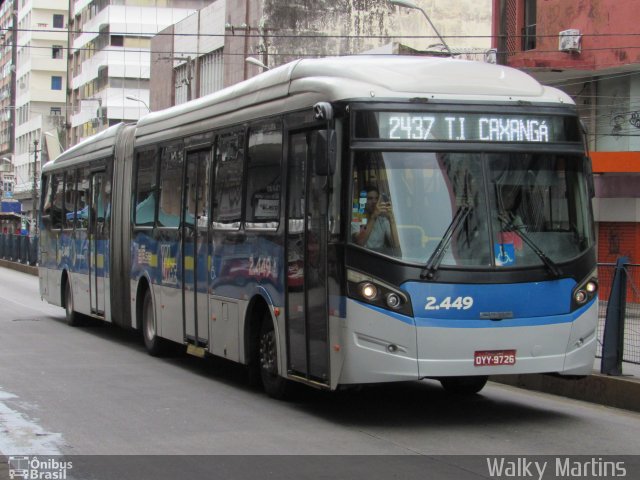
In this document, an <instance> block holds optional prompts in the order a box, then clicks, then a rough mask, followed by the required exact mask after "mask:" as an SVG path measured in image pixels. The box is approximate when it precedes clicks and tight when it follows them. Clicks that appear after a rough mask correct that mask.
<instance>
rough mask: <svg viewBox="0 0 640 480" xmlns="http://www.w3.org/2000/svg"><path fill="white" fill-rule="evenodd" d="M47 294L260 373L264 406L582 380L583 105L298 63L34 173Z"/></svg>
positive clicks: (481, 75) (591, 279)
mask: <svg viewBox="0 0 640 480" xmlns="http://www.w3.org/2000/svg"><path fill="white" fill-rule="evenodd" d="M42 185H43V195H42V203H41V243H40V244H41V258H40V291H41V295H42V296H43V298H45V299H46V300H47V301H48V302H50V303H53V304H56V305H59V306H62V307H64V308H65V309H66V319H67V322H68V323H69V324H72V325H74V324H76V323H78V322H79V321H80V320H81V319H82V317H83V316H90V317H95V318H100V319H103V320H104V321H106V322H111V323H113V324H116V325H120V326H123V327H127V328H132V329H138V330H139V331H140V332H141V334H142V337H143V339H144V343H145V345H146V348H147V349H148V351H149V353H151V354H152V355H161V354H164V353H166V352H167V351H168V350H171V348H175V346H176V344H178V345H182V346H186V348H187V351H188V352H189V353H191V354H194V355H198V356H205V355H214V356H218V357H222V358H225V359H228V360H231V361H235V362H239V363H241V364H245V365H247V367H248V371H249V372H250V378H252V379H254V380H255V381H256V382H258V383H262V385H263V387H264V389H265V390H266V392H267V393H268V394H269V395H272V396H274V397H282V396H284V395H286V393H287V392H288V391H289V387H290V386H291V384H292V382H301V383H304V384H307V385H311V386H315V387H318V388H322V389H328V390H335V389H337V388H343V387H344V388H346V387H349V386H355V385H362V384H370V383H381V382H394V381H408V380H419V379H425V378H431V379H437V380H440V382H441V383H442V385H443V387H444V388H445V389H446V390H448V391H451V392H456V393H475V392H478V391H479V390H480V389H481V388H483V386H484V385H485V383H486V381H487V377H488V376H490V375H495V374H512V373H539V372H549V373H555V374H560V375H565V376H568V377H571V376H581V375H586V374H589V373H590V372H591V370H592V366H593V359H594V355H595V349H596V322H597V304H596V302H597V299H596V291H597V287H598V284H597V278H596V275H595V267H596V263H595V250H594V245H595V239H594V238H595V235H594V225H593V220H592V208H591V199H592V197H593V181H592V175H591V167H590V161H589V158H588V156H587V153H586V143H585V142H584V131H583V128H582V127H581V123H580V121H579V117H578V115H577V111H576V106H575V104H574V103H573V101H572V100H571V98H570V97H568V96H567V95H566V94H564V93H563V92H561V91H559V90H556V89H553V88H549V87H544V86H541V85H540V84H539V83H538V82H537V81H536V80H534V79H533V78H531V77H530V76H528V75H526V74H524V73H522V72H519V71H516V70H513V69H510V68H507V67H503V66H496V65H489V64H482V63H479V62H467V61H461V60H456V59H451V58H445V59H443V58H425V57H402V56H395V57H386V56H361V57H360V56H357V57H345V58H325V59H304V60H298V61H295V62H292V63H290V64H287V65H283V66H281V67H278V68H275V69H272V70H270V71H268V72H265V73H263V74H261V75H258V76H256V77H255V78H252V79H250V80H247V81H245V82H242V83H239V84H237V85H234V86H232V87H230V88H227V89H224V90H221V91H219V92H216V93H213V94H211V95H208V96H206V97H203V98H200V99H197V100H194V101H191V102H188V103H185V104H183V105H179V106H176V107H172V108H169V109H167V110H163V111H158V112H152V113H150V114H148V115H146V116H145V117H143V118H142V119H140V120H139V121H138V122H137V123H135V124H119V125H115V126H112V127H110V128H108V129H107V130H105V131H103V132H101V133H99V134H98V135H96V136H94V137H92V138H89V139H87V140H85V141H83V142H81V143H80V144H78V145H76V146H75V147H73V148H71V149H70V150H68V151H66V152H64V153H63V154H62V155H61V156H59V157H58V158H56V159H55V160H54V161H52V162H49V163H48V164H47V165H45V166H44V167H43V169H42Z"/></svg>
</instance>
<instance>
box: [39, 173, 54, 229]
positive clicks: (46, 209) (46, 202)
mask: <svg viewBox="0 0 640 480" xmlns="http://www.w3.org/2000/svg"><path fill="white" fill-rule="evenodd" d="M51 178H52V177H51V176H50V175H48V176H46V177H42V185H43V189H42V191H43V192H45V193H44V195H42V199H41V202H42V205H41V206H40V211H41V212H42V227H43V228H44V229H46V230H51V194H52V191H51Z"/></svg>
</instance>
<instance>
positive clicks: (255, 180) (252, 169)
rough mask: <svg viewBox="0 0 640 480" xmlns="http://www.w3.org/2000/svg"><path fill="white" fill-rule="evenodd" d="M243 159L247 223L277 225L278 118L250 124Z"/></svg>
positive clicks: (280, 153) (278, 175)
mask: <svg viewBox="0 0 640 480" xmlns="http://www.w3.org/2000/svg"><path fill="white" fill-rule="evenodd" d="M248 157H249V158H248V161H247V197H246V202H245V205H246V207H245V208H246V215H245V221H246V222H247V227H249V228H251V227H252V226H254V227H261V228H265V227H266V228H277V226H278V220H279V218H280V191H281V188H280V182H281V174H280V170H281V167H280V162H281V159H282V124H281V122H280V121H279V120H275V121H271V122H265V123H263V124H259V125H257V126H255V127H252V128H251V131H250V134H249V148H248Z"/></svg>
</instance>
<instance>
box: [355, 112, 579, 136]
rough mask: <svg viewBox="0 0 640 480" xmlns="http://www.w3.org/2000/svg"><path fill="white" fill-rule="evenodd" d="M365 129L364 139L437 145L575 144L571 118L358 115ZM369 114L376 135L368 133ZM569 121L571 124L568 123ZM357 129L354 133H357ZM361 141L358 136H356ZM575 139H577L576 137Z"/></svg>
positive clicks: (536, 116)
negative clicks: (374, 123)
mask: <svg viewBox="0 0 640 480" xmlns="http://www.w3.org/2000/svg"><path fill="white" fill-rule="evenodd" d="M361 114H362V115H366V116H367V117H369V118H368V120H369V121H368V122H366V123H367V124H368V126H369V128H368V129H367V130H368V131H367V132H366V134H365V135H364V136H365V138H379V139H383V140H418V141H432V142H433V141H436V142H437V141H440V142H488V143H498V142H499V143H550V142H558V141H576V140H579V135H578V134H577V133H576V132H577V130H576V129H575V128H567V126H573V125H575V124H576V122H575V120H574V119H573V118H572V117H566V116H557V115H511V114H505V115H501V114H495V113H488V114H481V113H464V112H376V113H373V114H372V113H371V112H361ZM371 115H374V116H375V117H377V118H376V120H377V126H378V128H377V130H378V132H373V131H371V128H370V127H371V126H372V123H371V120H372V119H371V117H370V116H371ZM572 120H573V121H572ZM361 130H362V129H361V128H358V133H362V132H361ZM358 136H359V137H360V138H362V135H358ZM576 137H577V138H576Z"/></svg>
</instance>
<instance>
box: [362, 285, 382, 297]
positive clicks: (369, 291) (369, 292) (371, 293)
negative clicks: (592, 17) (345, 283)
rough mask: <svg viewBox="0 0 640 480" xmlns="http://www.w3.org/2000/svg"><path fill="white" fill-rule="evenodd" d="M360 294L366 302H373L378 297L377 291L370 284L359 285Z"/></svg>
mask: <svg viewBox="0 0 640 480" xmlns="http://www.w3.org/2000/svg"><path fill="white" fill-rule="evenodd" d="M360 293H361V294H362V296H363V297H364V298H366V299H367V300H374V299H375V298H376V297H377V296H378V289H377V288H376V286H375V285H374V284H373V283H371V282H364V283H361V284H360Z"/></svg>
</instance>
